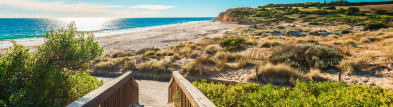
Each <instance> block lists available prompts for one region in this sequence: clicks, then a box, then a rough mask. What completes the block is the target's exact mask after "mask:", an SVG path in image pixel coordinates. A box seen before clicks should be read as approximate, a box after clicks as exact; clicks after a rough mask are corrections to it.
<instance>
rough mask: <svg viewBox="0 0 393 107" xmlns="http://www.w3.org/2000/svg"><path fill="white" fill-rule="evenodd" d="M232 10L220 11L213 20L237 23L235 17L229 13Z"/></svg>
mask: <svg viewBox="0 0 393 107" xmlns="http://www.w3.org/2000/svg"><path fill="white" fill-rule="evenodd" d="M232 10H233V9H228V10H227V11H225V12H222V13H220V14H219V15H218V16H217V17H216V19H214V21H217V22H221V23H237V22H236V21H235V18H234V17H232V16H230V15H229V14H230V13H231V11H232Z"/></svg>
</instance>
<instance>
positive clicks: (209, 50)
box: [206, 45, 222, 54]
mask: <svg viewBox="0 0 393 107" xmlns="http://www.w3.org/2000/svg"><path fill="white" fill-rule="evenodd" d="M221 50H222V48H221V47H219V46H215V45H209V46H207V47H206V53H208V54H215V53H216V52H218V51H221Z"/></svg>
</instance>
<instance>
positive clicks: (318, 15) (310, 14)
mask: <svg viewBox="0 0 393 107" xmlns="http://www.w3.org/2000/svg"><path fill="white" fill-rule="evenodd" d="M387 3H390V2H387ZM341 4H342V3H326V4H324V3H319V2H308V3H298V4H292V5H285V4H269V5H266V6H259V7H258V8H235V9H229V10H227V11H226V12H223V13H221V14H220V15H219V16H218V17H217V18H216V19H215V20H216V21H220V22H224V23H233V22H237V23H272V22H278V21H285V22H295V21H305V22H309V23H310V24H321V25H323V24H335V23H346V24H349V25H352V26H356V25H360V26H366V25H371V26H373V25H376V24H380V25H381V27H386V26H392V19H393V18H392V15H393V10H392V9H391V7H392V6H393V4H386V3H385V4H381V5H356V6H351V5H355V4H348V5H347V6H342V5H344V4H342V5H341ZM366 30H367V29H366Z"/></svg>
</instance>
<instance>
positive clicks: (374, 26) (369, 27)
mask: <svg viewBox="0 0 393 107" xmlns="http://www.w3.org/2000/svg"><path fill="white" fill-rule="evenodd" d="M388 27H389V25H386V24H383V23H377V22H370V23H366V24H365V25H364V28H363V30H374V29H380V28H388Z"/></svg>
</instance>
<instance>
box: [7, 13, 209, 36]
mask: <svg viewBox="0 0 393 107" xmlns="http://www.w3.org/2000/svg"><path fill="white" fill-rule="evenodd" d="M213 19H214V18H213V17H203V18H0V40H9V39H21V38H24V39H26V38H36V37H42V36H43V35H44V34H45V33H47V32H49V31H50V30H51V29H54V30H57V29H61V28H64V27H66V25H67V24H69V23H70V22H72V21H74V22H75V24H76V27H77V29H78V31H81V32H94V33H95V35H96V36H105V35H111V34H117V33H128V32H134V31H140V30H148V29H154V28H160V27H167V26H176V25H178V24H184V23H192V22H198V21H208V20H213Z"/></svg>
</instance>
